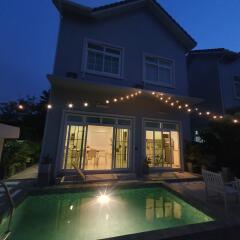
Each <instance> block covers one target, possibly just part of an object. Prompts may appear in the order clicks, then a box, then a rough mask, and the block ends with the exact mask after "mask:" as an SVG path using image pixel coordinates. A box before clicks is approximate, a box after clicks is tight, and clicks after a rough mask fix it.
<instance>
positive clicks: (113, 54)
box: [86, 42, 122, 77]
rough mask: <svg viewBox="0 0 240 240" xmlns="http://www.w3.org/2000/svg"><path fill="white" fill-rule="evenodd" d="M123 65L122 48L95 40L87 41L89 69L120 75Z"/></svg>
mask: <svg viewBox="0 0 240 240" xmlns="http://www.w3.org/2000/svg"><path fill="white" fill-rule="evenodd" d="M121 65H122V49H120V48H115V47H110V46H107V45H104V44H99V43H95V42H94V43H93V42H88V43H87V60H86V70H87V71H89V72H94V73H102V74H104V75H111V76H118V77H120V76H121V75H122V73H121V69H122V68H121Z"/></svg>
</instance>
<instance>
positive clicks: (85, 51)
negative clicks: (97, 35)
mask: <svg viewBox="0 0 240 240" xmlns="http://www.w3.org/2000/svg"><path fill="white" fill-rule="evenodd" d="M89 43H92V44H96V45H100V46H101V47H103V48H104V49H105V48H107V47H109V48H112V49H117V50H120V55H119V66H118V70H119V73H118V74H114V73H108V72H104V69H103V71H95V70H91V69H88V68H87V63H88V44H89ZM92 51H94V50H92ZM94 52H101V53H103V52H102V51H98V50H95V51H94ZM105 53H106V52H104V53H103V55H107V56H114V57H116V56H117V55H114V54H111V53H107V54H105ZM103 59H104V58H103ZM103 67H104V64H103ZM123 70H124V48H123V47H122V46H118V45H115V44H110V43H106V42H102V41H98V40H93V39H89V38H85V39H84V44H83V57H82V72H85V73H90V74H94V75H100V76H105V77H111V78H117V79H123V76H124V74H123Z"/></svg>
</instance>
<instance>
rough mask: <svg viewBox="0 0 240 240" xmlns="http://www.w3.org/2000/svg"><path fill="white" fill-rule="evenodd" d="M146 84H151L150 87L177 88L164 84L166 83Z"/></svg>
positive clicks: (146, 82)
mask: <svg viewBox="0 0 240 240" xmlns="http://www.w3.org/2000/svg"><path fill="white" fill-rule="evenodd" d="M144 84H150V85H154V86H157V87H166V88H173V89H174V88H175V86H174V85H168V84H164V83H155V82H149V81H144Z"/></svg>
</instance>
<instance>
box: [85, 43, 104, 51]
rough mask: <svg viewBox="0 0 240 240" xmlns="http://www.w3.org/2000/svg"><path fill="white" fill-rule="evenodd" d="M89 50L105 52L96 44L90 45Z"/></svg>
mask: <svg viewBox="0 0 240 240" xmlns="http://www.w3.org/2000/svg"><path fill="white" fill-rule="evenodd" d="M88 48H91V49H95V50H98V51H103V50H104V48H103V47H102V46H101V45H98V44H94V43H88Z"/></svg>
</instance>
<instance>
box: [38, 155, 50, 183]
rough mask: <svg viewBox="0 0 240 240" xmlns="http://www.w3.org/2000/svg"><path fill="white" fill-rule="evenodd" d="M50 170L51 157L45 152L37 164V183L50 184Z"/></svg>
mask: <svg viewBox="0 0 240 240" xmlns="http://www.w3.org/2000/svg"><path fill="white" fill-rule="evenodd" d="M51 171H52V158H51V157H50V156H49V154H47V155H46V156H44V157H43V158H42V161H41V162H40V165H39V176H38V178H39V184H40V185H41V186H47V185H49V184H50V180H51Z"/></svg>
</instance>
